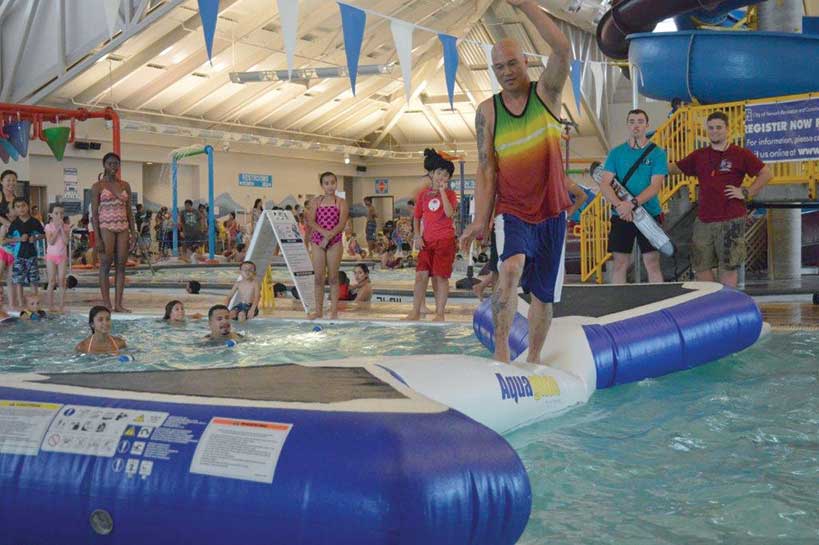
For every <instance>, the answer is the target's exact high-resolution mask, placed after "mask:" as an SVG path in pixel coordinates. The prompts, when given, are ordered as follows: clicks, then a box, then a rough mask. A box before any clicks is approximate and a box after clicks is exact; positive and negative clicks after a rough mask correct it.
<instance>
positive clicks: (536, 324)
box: [461, 0, 571, 363]
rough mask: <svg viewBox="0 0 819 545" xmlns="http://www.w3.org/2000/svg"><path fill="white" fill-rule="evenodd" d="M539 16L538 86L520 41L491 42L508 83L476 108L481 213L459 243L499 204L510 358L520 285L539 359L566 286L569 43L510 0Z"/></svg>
mask: <svg viewBox="0 0 819 545" xmlns="http://www.w3.org/2000/svg"><path fill="white" fill-rule="evenodd" d="M507 1H508V2H509V3H510V4H511V5H513V6H516V7H517V8H519V9H520V10H521V11H523V13H525V14H526V16H527V17H529V19H530V20H531V21H532V23H534V25H535V26H536V27H537V29H538V31H539V32H540V34H541V36H543V39H544V40H545V41H546V43H547V44H549V47H551V48H552V52H551V54H550V55H549V61H548V62H547V64H546V69H545V70H544V71H543V74H542V75H541V76H540V79H539V80H538V81H537V83H535V82H532V81H530V80H529V76H528V73H527V62H526V58H525V57H524V55H523V52H522V50H521V48H520V45H519V44H518V43H517V42H515V41H514V40H510V39H505V40H501V41H500V42H498V43H496V44H495V46H494V47H493V48H492V69H493V70H494V71H495V76H496V77H497V79H498V82H499V83H500V85H501V87H502V90H501V92H500V93H499V94H497V95H495V96H494V97H492V98H491V99H487V100H485V101H484V102H482V103H481V105H480V106H479V107H478V111H477V113H476V114H475V131H476V134H477V144H478V163H479V165H478V173H477V180H476V188H475V220H474V221H473V222H472V223H471V224H470V225H469V227H467V228H466V229H465V230H464V233H463V235H462V236H461V246H462V248H463V249H464V251H467V250H468V248H469V245H470V243H471V242H472V240H474V239H475V238H476V237H478V236H483V235H484V233H485V231H486V230H487V226H488V224H489V220H490V216H491V215H492V212H493V210H494V215H495V238H496V240H497V248H498V256H499V267H498V269H499V271H498V272H499V277H498V284H497V286H496V288H495V291H494V294H493V295H492V320H493V322H494V331H495V359H497V360H498V361H504V362H509V360H510V357H509V330H510V328H511V325H512V321H513V319H514V317H515V312H516V310H517V293H516V292H517V287H518V283H519V282H520V284H521V286H522V287H523V288H524V289H525V290H526V291H528V292H529V293H531V294H532V301H531V304H530V306H529V316H528V318H529V356H528V361H529V362H531V363H537V362H538V359H539V356H540V351H541V348H542V347H543V343H544V341H545V340H546V334H547V333H548V331H549V326H550V325H551V321H552V303H556V302H559V301H560V293H561V290H562V288H563V272H564V271H563V253H564V246H565V239H566V210H567V209H568V208H570V207H571V201H569V193H568V189H567V187H566V182H565V175H564V169H563V161H562V160H561V153H560V134H561V130H562V127H561V125H560V122H559V121H558V117H557V115H556V112H559V111H560V105H561V100H560V95H561V92H562V91H563V85H564V84H565V83H566V78H567V77H568V75H569V64H570V61H571V44H570V43H569V40H567V39H566V36H564V35H563V33H562V32H561V31H560V29H559V28H558V26H557V25H556V24H555V23H554V22H553V21H552V20H551V18H550V17H549V16H548V15H546V12H544V11H543V10H542V9H541V8H540V7H539V6H538V4H537V3H536V2H535V1H534V0H507Z"/></svg>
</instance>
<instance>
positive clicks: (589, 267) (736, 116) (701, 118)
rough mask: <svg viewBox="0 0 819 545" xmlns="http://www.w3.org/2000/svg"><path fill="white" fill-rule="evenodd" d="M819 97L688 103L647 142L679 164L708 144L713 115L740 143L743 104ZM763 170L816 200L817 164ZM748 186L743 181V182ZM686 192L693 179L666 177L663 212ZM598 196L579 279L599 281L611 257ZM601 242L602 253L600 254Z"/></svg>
mask: <svg viewBox="0 0 819 545" xmlns="http://www.w3.org/2000/svg"><path fill="white" fill-rule="evenodd" d="M816 97H819V93H807V94H802V95H790V96H782V97H773V98H764V99H756V100H746V101H742V102H726V103H722V104H708V105H690V106H686V107H683V108H680V109H679V110H677V111H676V112H674V115H673V116H671V117H669V118H668V119H667V120H666V121H665V122H664V123H663V124H662V125H660V127H659V128H658V129H657V131H656V132H655V133H654V136H652V138H651V140H652V141H653V142H654V143H655V144H657V145H658V146H659V147H661V148H663V149H665V151H666V153H667V154H668V160H669V161H671V162H675V161H679V160H680V159H682V158H684V157H686V156H687V155H688V154H689V153H691V152H692V151H694V150H695V149H697V148H701V147H704V146H706V145H708V142H709V140H708V135H707V133H706V130H705V120H706V118H707V117H708V116H709V115H710V114H711V113H713V112H717V111H720V112H724V113H725V114H726V115H727V116H728V121H729V127H728V130H729V134H730V135H731V137H732V138H731V140H732V142H733V143H734V144H736V145H739V146H743V145H744V144H745V107H746V105H748V104H760V103H770V102H787V101H791V100H804V99H808V98H816ZM768 167H769V168H770V169H771V171H772V172H773V176H774V177H773V179H772V180H771V181H770V182H768V183H769V184H773V185H784V184H806V185H807V186H808V195H809V197H810V198H811V199H815V198H816V185H817V183H819V161H817V160H813V161H793V162H788V163H771V164H769V165H768ZM745 183H746V184H747V183H748V180H745ZM684 187H685V188H687V189H688V198H689V199H690V200H691V201H692V202H694V201H696V199H697V192H696V187H697V179H696V178H695V177H687V176H685V175H682V174H677V175H670V176H666V179H665V182H664V183H663V187H662V189H661V190H660V195H659V199H660V204H661V205H662V206H663V207H664V208H666V203H667V202H668V201H669V200H670V199H671V198H672V197H673V196H674V195H676V194H677V192H679V191H680V190H681V189H682V188H684ZM598 201H601V197H600V195H599V194H598V195H597V197H595V199H594V200H593V201H592V204H595V206H592V204H590V205H589V206H588V207H587V208H586V209H585V210H584V211H583V213H581V214H580V226H581V227H580V271H581V281H582V282H586V281H588V280H589V279H590V278H591V277H592V275H594V276H595V280H596V281H597V282H598V283H601V282H602V281H603V274H602V271H603V265H605V263H606V261H608V260H609V259H611V254H610V253H608V252H606V251H604V250H605V247H606V241H605V239H603V240H602V241H601V240H600V237H601V236H606V237H607V236H608V229H609V226H608V224H609V220H610V217H611V211H610V210H609V206H608V205H603V204H602V201H601V202H598ZM601 244H602V248H603V251H601V250H600V246H601Z"/></svg>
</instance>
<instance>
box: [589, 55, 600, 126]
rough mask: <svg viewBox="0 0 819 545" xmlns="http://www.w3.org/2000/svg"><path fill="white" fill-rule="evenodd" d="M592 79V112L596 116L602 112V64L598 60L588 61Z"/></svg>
mask: <svg viewBox="0 0 819 545" xmlns="http://www.w3.org/2000/svg"><path fill="white" fill-rule="evenodd" d="M588 64H590V65H591V73H592V79H593V80H594V99H595V100H594V113H595V114H597V117H600V115H601V114H602V113H603V110H602V108H603V83H604V82H603V65H602V64H601V63H599V62H590V63H588Z"/></svg>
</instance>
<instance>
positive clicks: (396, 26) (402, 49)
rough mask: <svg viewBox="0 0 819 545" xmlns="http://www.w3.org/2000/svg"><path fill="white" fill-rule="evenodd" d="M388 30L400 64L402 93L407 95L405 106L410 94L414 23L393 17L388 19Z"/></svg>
mask: <svg viewBox="0 0 819 545" xmlns="http://www.w3.org/2000/svg"><path fill="white" fill-rule="evenodd" d="M390 30H391V31H392V39H393V41H394V42H395V52H396V53H397V54H398V62H399V64H401V77H402V78H403V79H404V94H405V95H406V97H407V106H409V102H410V95H411V94H412V31H413V30H415V25H412V24H411V23H407V22H405V21H399V20H398V19H393V20H392V21H390Z"/></svg>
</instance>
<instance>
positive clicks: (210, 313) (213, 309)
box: [208, 305, 230, 321]
mask: <svg viewBox="0 0 819 545" xmlns="http://www.w3.org/2000/svg"><path fill="white" fill-rule="evenodd" d="M217 310H226V311H228V312H230V309H229V308H227V307H226V306H225V305H213V306H212V307H210V309H208V321H211V319H212V318H213V313H214V312H216V311H217Z"/></svg>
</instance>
